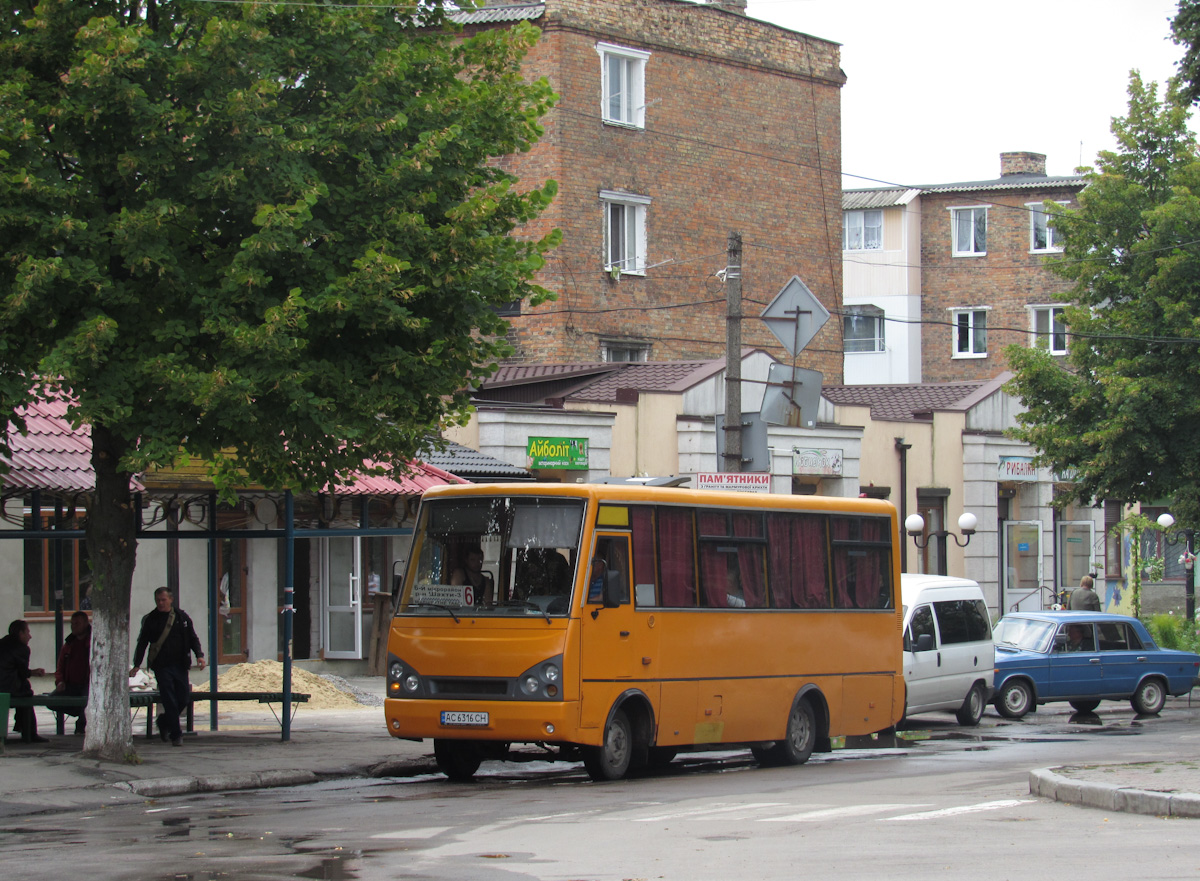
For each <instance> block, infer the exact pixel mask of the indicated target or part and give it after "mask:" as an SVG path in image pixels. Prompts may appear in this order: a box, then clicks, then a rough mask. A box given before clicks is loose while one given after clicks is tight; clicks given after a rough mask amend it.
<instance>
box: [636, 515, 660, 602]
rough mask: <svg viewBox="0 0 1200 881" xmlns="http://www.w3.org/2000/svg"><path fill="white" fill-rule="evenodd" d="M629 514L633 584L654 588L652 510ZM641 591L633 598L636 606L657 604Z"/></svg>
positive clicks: (655, 600)
mask: <svg viewBox="0 0 1200 881" xmlns="http://www.w3.org/2000/svg"><path fill="white" fill-rule="evenodd" d="M630 513H631V514H632V520H631V523H632V525H633V583H634V584H635V585H637V586H638V587H641V586H642V585H646V584H648V585H650V587H651V588H654V587H655V585H656V583H657V581H658V579H657V578H655V576H654V509H653V508H630ZM644 590H645V588H642V591H644ZM642 591H639V592H638V595H637V596H636V597H635V598H634V601H635V602H636V604H637V605H639V606H644V605H657V604H658V600H657V599H653V600H652V599H650V597H649V596H646V595H643V593H642Z"/></svg>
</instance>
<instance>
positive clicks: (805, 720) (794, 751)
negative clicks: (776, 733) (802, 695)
mask: <svg viewBox="0 0 1200 881" xmlns="http://www.w3.org/2000/svg"><path fill="white" fill-rule="evenodd" d="M816 743H817V717H816V714H815V713H814V712H813V708H812V704H810V703H809V702H808V701H807V700H798V701H796V702H795V703H794V704H793V705H792V712H791V713H790V714H789V715H788V721H787V735H786V736H785V737H784V739H783V740H778V741H776V742H775V743H773V744H771V745H770V746H761V747H754V748H753V749H752V750H751V752H753V754H754V758H755V759H757V760H758V763H759V764H760V765H768V766H780V765H803V764H804V763H805V762H807V761H808V757H809V756H811V755H812V751H813V747H814V746H816Z"/></svg>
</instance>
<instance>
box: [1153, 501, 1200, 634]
mask: <svg viewBox="0 0 1200 881" xmlns="http://www.w3.org/2000/svg"><path fill="white" fill-rule="evenodd" d="M1158 525H1159V526H1161V527H1162V529H1163V541H1165V542H1166V543H1167V544H1169V545H1175V544H1179V540H1180V539H1181V538H1182V539H1183V541H1184V545H1183V547H1184V553H1183V568H1184V570H1185V573H1184V576H1183V597H1184V602H1185V604H1186V605H1185V609H1186V612H1187V619H1188V621H1195V620H1196V554H1195V551H1194V550H1193V549H1194V548H1195V545H1194V544H1193V540H1194V539H1195V537H1196V530H1194V529H1192V528H1191V527H1188V528H1186V529H1181V530H1180V531H1179V532H1176V533H1175V534H1174V535H1169V534H1167V530H1168V529H1170V528H1171V527H1172V526H1174V525H1175V518H1174V517H1172V516H1171V515H1170V514H1167V513H1162V514H1159V515H1158Z"/></svg>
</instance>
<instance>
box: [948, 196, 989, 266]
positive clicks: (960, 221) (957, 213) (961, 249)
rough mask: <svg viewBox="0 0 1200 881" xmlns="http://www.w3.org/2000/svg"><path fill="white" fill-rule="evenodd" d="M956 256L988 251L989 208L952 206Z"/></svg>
mask: <svg viewBox="0 0 1200 881" xmlns="http://www.w3.org/2000/svg"><path fill="white" fill-rule="evenodd" d="M950 215H951V217H952V218H953V219H954V256H956V257H960V256H965V255H980V254H986V253H987V208H951V209H950Z"/></svg>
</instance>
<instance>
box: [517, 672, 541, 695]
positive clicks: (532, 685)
mask: <svg viewBox="0 0 1200 881" xmlns="http://www.w3.org/2000/svg"><path fill="white" fill-rule="evenodd" d="M541 687H542V683H540V682H539V681H538V678H537V677H536V676H526V677H525V678H524V679H522V680H521V691H523V692H525V693H526V694H531V695H532V694H537V693H538V690H539V689H540V688H541Z"/></svg>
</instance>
